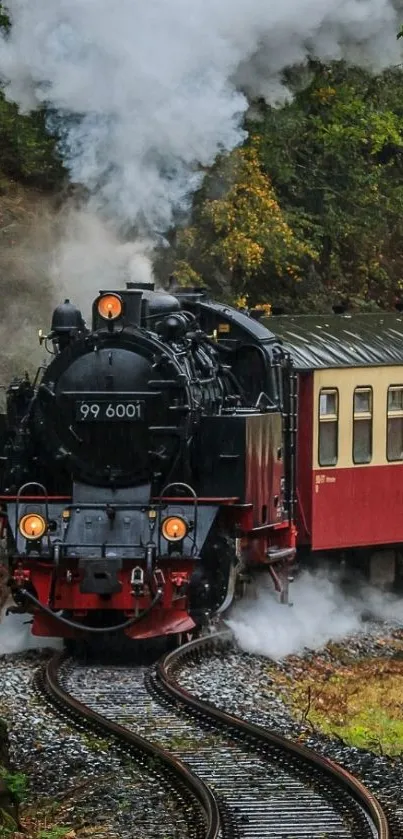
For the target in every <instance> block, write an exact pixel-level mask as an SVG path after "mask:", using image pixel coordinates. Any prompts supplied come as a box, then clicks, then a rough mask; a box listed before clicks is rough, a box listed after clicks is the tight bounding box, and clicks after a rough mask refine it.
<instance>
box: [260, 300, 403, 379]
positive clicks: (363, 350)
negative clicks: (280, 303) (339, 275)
mask: <svg viewBox="0 0 403 839" xmlns="http://www.w3.org/2000/svg"><path fill="white" fill-rule="evenodd" d="M260 322H261V323H262V324H264V326H266V328H267V329H269V330H270V331H271V332H273V333H274V334H275V335H277V337H278V338H280V339H281V341H282V343H283V345H284V347H285V348H286V349H287V350H288V351H289V352H290V353H291V355H292V357H293V359H294V364H295V367H296V368H297V369H298V370H317V369H320V368H322V369H326V368H330V367H380V366H386V365H393V364H395V365H396V364H403V313H402V314H401V313H398V312H385V313H378V312H376V313H373V312H368V313H360V314H348V313H346V314H342V315H333V314H332V315H316V316H315V315H281V316H277V315H273V316H271V317H268V318H262V319H261V321H260Z"/></svg>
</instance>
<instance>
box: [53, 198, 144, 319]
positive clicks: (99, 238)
mask: <svg viewBox="0 0 403 839" xmlns="http://www.w3.org/2000/svg"><path fill="white" fill-rule="evenodd" d="M62 227H63V236H62V238H61V240H60V243H59V245H58V246H57V247H56V248H55V250H54V256H53V262H52V264H51V267H50V274H51V277H52V280H53V283H54V287H55V289H57V295H58V299H57V300H55V302H60V295H61V296H62V297H63V298H64V297H67V298H71V299H72V300H73V301H74V303H75V304H76V305H78V306H79V307H80V308H81V309H82V312H83V315H84V317H85V318H86V319H87V320H89V318H90V315H91V299H92V298H91V297H89V292H91V294H93V295H95V294H97V293H98V291H101V290H108V289H111V288H117V287H120V288H123V287H124V283H125V282H126V281H127V280H134V281H137V282H141V283H149V282H153V280H154V276H153V269H152V259H151V255H152V251H153V243H152V242H151V241H148V240H146V239H145V238H144V237H142V238H141V239H140V240H136V241H134V242H130V241H128V242H121V241H120V240H119V238H118V236H117V234H116V231H115V230H114V229H113V228H112V227H111V225H110V224H107V222H106V221H105V220H104V219H100V218H99V217H98V216H97V215H95V214H94V213H91V212H89V210H88V209H82V210H74V209H68V210H67V211H66V213H65V214H64V218H63V224H62Z"/></svg>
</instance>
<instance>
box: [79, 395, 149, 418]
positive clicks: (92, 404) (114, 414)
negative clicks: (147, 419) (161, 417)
mask: <svg viewBox="0 0 403 839" xmlns="http://www.w3.org/2000/svg"><path fill="white" fill-rule="evenodd" d="M142 419H144V402H138V401H133V400H130V401H129V400H126V399H120V400H119V401H118V402H112V401H111V400H109V399H105V400H98V401H94V400H92V399H87V400H86V401H85V402H76V422H135V421H136V420H142Z"/></svg>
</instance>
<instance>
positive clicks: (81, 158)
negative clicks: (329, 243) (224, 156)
mask: <svg viewBox="0 0 403 839" xmlns="http://www.w3.org/2000/svg"><path fill="white" fill-rule="evenodd" d="M6 5H7V7H8V9H9V11H10V15H11V18H12V29H11V32H10V34H9V35H7V36H5V37H4V38H3V39H2V43H1V47H0V74H1V76H2V78H3V79H4V80H5V82H6V84H7V87H6V95H7V97H8V98H10V99H12V100H14V101H15V102H17V103H18V104H19V105H20V107H21V109H23V110H25V111H30V110H32V109H34V108H36V107H38V106H40V105H42V104H43V103H46V104H47V105H48V106H49V107H50V108H51V109H52V110H53V112H54V114H55V115H56V118H57V120H59V118H60V117H61V118H62V124H63V137H62V142H61V149H62V153H63V157H64V160H65V162H66V163H67V165H68V167H69V169H70V172H71V177H72V179H73V181H75V182H80V183H82V184H84V185H85V186H86V187H87V188H88V190H89V192H90V195H91V196H92V199H91V200H92V203H93V204H94V207H95V208H96V209H99V208H102V209H103V210H104V211H105V212H106V213H107V216H108V217H109V218H112V219H114V221H115V223H116V225H117V227H119V228H120V229H122V228H123V229H125V231H126V232H127V231H128V229H130V225H132V224H136V225H137V226H138V227H140V228H142V229H147V230H152V231H155V230H159V231H161V230H165V229H167V227H168V226H169V225H170V223H171V222H172V219H173V211H174V210H175V209H178V208H183V207H185V206H186V202H187V199H188V197H189V195H190V194H191V193H192V191H193V190H194V189H195V187H196V186H197V185H198V184H199V183H200V168H199V167H200V166H208V165H209V164H211V163H212V162H213V160H214V158H215V157H216V155H217V153H218V152H219V151H221V150H230V149H232V148H233V147H234V146H236V145H237V144H238V143H240V142H241V141H242V140H243V137H244V133H243V131H242V128H241V123H242V118H243V116H244V114H245V112H246V110H247V99H246V97H245V95H244V94H243V93H241V92H239V91H240V89H242V88H243V89H244V90H246V91H247V92H252V93H255V94H256V93H257V94H260V95H263V96H265V97H266V98H267V99H268V100H269V101H270V102H273V101H276V100H278V99H279V98H280V99H281V98H283V99H284V96H286V95H287V91H286V89H285V88H284V86H283V85H282V83H281V73H282V71H283V69H284V68H285V67H286V66H288V65H291V64H295V63H297V62H303V61H304V60H305V59H306V57H307V56H308V55H315V56H316V57H318V58H320V59H323V60H329V59H340V58H346V59H347V60H350V61H353V62H355V63H358V64H361V65H364V66H370V67H372V68H374V69H375V70H379V69H381V68H384V67H386V66H388V65H391V64H398V63H399V62H400V60H401V48H400V42H399V41H397V39H396V34H397V31H398V30H399V28H400V25H401V23H402V16H401V14H400V12H401V9H402V0H339V1H338V2H336V3H335V2H334V0H282V2H274V0H190V2H189V0H143V1H142V2H141V0H116V2H111V0H36V2H35V3H32V2H27V0H7V3H6ZM60 125H61V123H60V122H59V126H60Z"/></svg>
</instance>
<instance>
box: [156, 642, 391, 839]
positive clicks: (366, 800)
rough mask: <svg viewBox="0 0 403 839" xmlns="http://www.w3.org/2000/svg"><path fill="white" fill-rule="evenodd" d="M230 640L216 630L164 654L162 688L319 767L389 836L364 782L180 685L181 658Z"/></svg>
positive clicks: (160, 672)
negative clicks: (179, 669) (178, 678)
mask: <svg viewBox="0 0 403 839" xmlns="http://www.w3.org/2000/svg"><path fill="white" fill-rule="evenodd" d="M231 640H233V636H232V634H231V633H230V632H229V631H228V630H226V631H223V632H218V633H216V634H215V635H210V636H205V637H203V638H198V639H196V640H193V641H189V643H187V644H184V645H183V646H182V647H179V648H178V649H176V650H174V651H173V652H170V653H168V654H167V655H165V656H164V657H163V658H162V659H160V661H159V662H158V664H157V679H158V681H159V682H160V684H161V686H162V688H163V691H165V692H166V693H167V694H169V695H170V697H172V698H173V699H175V701H176V702H179V703H180V704H181V705H182V706H185V707H187V708H190V709H192V711H193V712H194V713H195V714H196V715H197V716H199V717H200V716H204V717H206V718H209V717H210V718H213V719H214V720H216V721H217V722H218V723H219V724H220V725H221V726H222V727H224V728H225V729H227V730H229V731H231V729H232V731H234V730H235V731H237V732H240V733H242V735H243V736H244V737H248V738H251V737H252V738H253V739H254V740H255V741H257V742H259V743H261V744H265V745H266V746H268V747H276V748H278V749H280V750H282V751H283V752H284V753H287V754H289V755H292V756H293V758H294V759H295V758H296V759H297V761H301V762H303V763H304V764H305V765H307V766H308V767H311V768H313V769H316V770H318V769H319V770H320V772H321V774H323V775H325V776H326V777H327V779H328V780H330V781H331V783H332V784H337V785H338V786H339V788H340V787H341V788H342V789H344V790H347V791H348V792H349V793H350V795H352V796H353V797H354V798H355V800H356V801H357V802H358V803H359V804H360V805H361V807H362V808H363V809H364V810H365V812H366V813H367V814H368V815H369V816H370V818H371V819H372V821H373V823H374V826H375V829H376V831H377V834H378V836H377V839H392V833H391V830H390V828H389V823H388V819H387V817H386V815H385V813H384V811H383V809H382V807H381V805H380V803H379V802H378V800H377V799H376V798H375V796H374V795H372V793H371V792H370V791H369V790H368V789H367V788H366V787H365V786H364V784H362V783H361V781H359V780H358V779H357V778H355V777H354V776H353V775H351V774H350V772H348V771H347V770H346V769H343V767H341V766H339V764H337V763H335V762H334V761H332V760H330V759H329V758H326V757H323V756H322V755H319V754H317V753H316V752H313V751H312V750H311V749H308V748H307V747H306V746H301V745H299V743H295V742H293V741H292V740H288V739H286V738H285V737H281V735H279V734H275V733H274V732H271V731H270V730H269V729H265V728H262V727H261V726H258V725H255V724H253V723H249V722H246V720H243V719H241V718H239V717H235V716H233V715H232V714H228V713H227V712H226V711H222V710H221V709H220V708H218V707H217V706H216V705H213V704H210V703H208V702H205V701H204V700H202V699H198V698H197V697H195V696H194V695H193V694H191V693H190V692H189V691H188V690H186V689H185V688H183V687H182V686H181V685H180V683H179V682H178V680H177V677H176V673H177V670H178V668H179V667H180V664H181V663H183V661H184V659H190V658H191V657H192V656H193V655H194V654H196V653H201V654H202V655H204V656H206V655H207V654H208V650H209V649H211V648H212V647H216V646H217V645H224V644H226V643H229V642H230V641H231Z"/></svg>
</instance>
